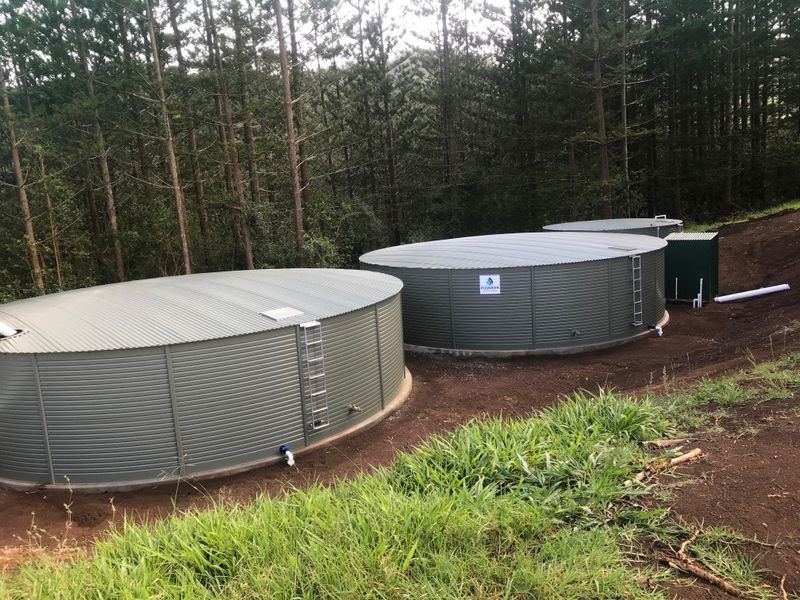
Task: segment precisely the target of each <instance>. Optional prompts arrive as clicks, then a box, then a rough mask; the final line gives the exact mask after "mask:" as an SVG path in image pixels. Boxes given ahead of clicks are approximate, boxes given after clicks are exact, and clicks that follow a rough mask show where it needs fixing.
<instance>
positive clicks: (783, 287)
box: [714, 283, 790, 302]
mask: <svg viewBox="0 0 800 600" xmlns="http://www.w3.org/2000/svg"><path fill="white" fill-rule="evenodd" d="M789 289H790V288H789V284H788V283H782V284H780V285H772V286H769V287H763V288H758V289H757V290H749V291H747V292H738V293H736V294H728V295H727V296H717V297H716V298H714V302H733V301H734V300H746V299H747V298H755V297H756V296H764V295H765V294H774V293H775V292H786V291H788V290H789Z"/></svg>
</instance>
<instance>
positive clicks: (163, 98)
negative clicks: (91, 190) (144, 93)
mask: <svg viewBox="0 0 800 600" xmlns="http://www.w3.org/2000/svg"><path fill="white" fill-rule="evenodd" d="M145 5H146V7H147V31H148V33H149V34H150V47H151V48H152V51H153V71H154V72H155V76H156V88H157V91H158V104H159V107H160V109H161V121H162V125H163V128H164V144H165V146H166V149H167V166H168V167H169V174H170V178H171V179H172V193H173V195H174V196H175V211H176V212H177V216H178V237H179V239H180V244H181V257H182V258H183V271H184V273H186V274H187V275H188V274H190V273H191V272H192V257H191V253H190V251H189V236H188V235H187V233H186V201H185V199H184V197H183V185H182V184H181V175H180V169H179V167H178V156H177V153H176V152H175V142H174V141H173V139H172V126H171V124H170V120H169V107H168V106H167V94H166V92H165V91H164V81H163V79H162V78H161V59H160V58H159V54H158V43H157V41H156V30H155V19H154V18H153V6H152V0H145Z"/></svg>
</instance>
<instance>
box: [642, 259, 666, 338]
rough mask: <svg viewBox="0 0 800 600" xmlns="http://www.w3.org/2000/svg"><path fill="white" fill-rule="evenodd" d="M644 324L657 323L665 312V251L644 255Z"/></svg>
mask: <svg viewBox="0 0 800 600" xmlns="http://www.w3.org/2000/svg"><path fill="white" fill-rule="evenodd" d="M642 298H643V300H644V302H643V309H644V312H643V315H642V318H643V319H644V324H645V326H646V325H649V324H651V323H657V322H658V321H660V320H661V317H662V316H663V314H664V305H665V300H664V251H663V250H661V251H659V252H648V253H647V254H643V255H642Z"/></svg>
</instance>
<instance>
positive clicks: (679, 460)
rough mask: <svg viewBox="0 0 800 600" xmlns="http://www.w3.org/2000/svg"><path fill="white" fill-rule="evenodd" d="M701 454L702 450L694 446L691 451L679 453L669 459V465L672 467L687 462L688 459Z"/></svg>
mask: <svg viewBox="0 0 800 600" xmlns="http://www.w3.org/2000/svg"><path fill="white" fill-rule="evenodd" d="M701 454H703V451H702V450H700V448H695V449H694V450H692V451H691V452H687V453H686V454H681V455H680V456H676V457H675V458H673V459H672V460H671V461H669V466H670V467H674V466H675V465H679V464H681V463H685V462H689V461H690V460H694V459H695V458H698V457H699V456H700V455H701Z"/></svg>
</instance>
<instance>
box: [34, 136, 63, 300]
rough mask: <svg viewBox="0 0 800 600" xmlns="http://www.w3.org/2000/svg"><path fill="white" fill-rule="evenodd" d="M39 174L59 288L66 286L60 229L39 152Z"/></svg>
mask: <svg viewBox="0 0 800 600" xmlns="http://www.w3.org/2000/svg"><path fill="white" fill-rule="evenodd" d="M38 156H39V176H40V177H41V178H42V187H43V189H44V201H45V204H46V205H47V222H48V224H49V225H50V243H51V244H52V246H53V260H54V262H55V267H56V285H57V286H58V289H59V290H60V289H62V288H63V287H64V278H63V277H62V275H61V245H60V244H59V241H58V229H57V228H56V214H55V210H54V209H53V198H52V197H51V196H50V185H49V183H48V181H47V171H46V170H45V167H44V156H42V153H41V152H39V154H38Z"/></svg>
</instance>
